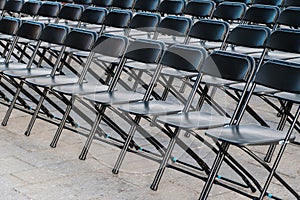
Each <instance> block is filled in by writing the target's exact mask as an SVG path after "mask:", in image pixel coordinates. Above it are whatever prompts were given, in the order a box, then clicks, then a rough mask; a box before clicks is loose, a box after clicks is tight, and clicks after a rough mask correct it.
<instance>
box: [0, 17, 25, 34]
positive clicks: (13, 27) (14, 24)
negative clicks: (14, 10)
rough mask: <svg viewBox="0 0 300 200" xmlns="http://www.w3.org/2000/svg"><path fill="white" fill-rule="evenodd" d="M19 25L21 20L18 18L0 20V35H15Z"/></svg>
mask: <svg viewBox="0 0 300 200" xmlns="http://www.w3.org/2000/svg"><path fill="white" fill-rule="evenodd" d="M20 25H21V20H20V19H18V18H12V17H3V18H2V19H1V20H0V33H2V34H6V35H16V33H17V31H18V29H19V27H20Z"/></svg>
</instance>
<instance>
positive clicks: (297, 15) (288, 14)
mask: <svg viewBox="0 0 300 200" xmlns="http://www.w3.org/2000/svg"><path fill="white" fill-rule="evenodd" d="M277 24H278V25H285V26H290V27H295V28H298V27H300V7H289V8H286V9H284V10H283V11H282V12H281V13H280V15H279V17H278V19H277Z"/></svg>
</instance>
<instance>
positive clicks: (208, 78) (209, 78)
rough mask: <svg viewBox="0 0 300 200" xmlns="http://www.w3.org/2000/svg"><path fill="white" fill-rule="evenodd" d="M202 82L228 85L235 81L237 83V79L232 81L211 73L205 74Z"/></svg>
mask: <svg viewBox="0 0 300 200" xmlns="http://www.w3.org/2000/svg"><path fill="white" fill-rule="evenodd" d="M192 80H193V81H195V80H196V78H192ZM201 82H202V83H206V84H208V85H213V86H219V87H220V86H226V85H230V84H233V83H236V81H231V80H225V79H221V78H217V77H212V76H209V75H204V76H203V77H202V80H201Z"/></svg>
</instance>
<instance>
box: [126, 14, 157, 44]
mask: <svg viewBox="0 0 300 200" xmlns="http://www.w3.org/2000/svg"><path fill="white" fill-rule="evenodd" d="M160 20H161V17H160V15H158V14H154V13H142V12H141V13H137V14H136V15H134V16H133V18H132V19H131V21H130V24H129V30H128V36H129V37H130V38H132V39H133V38H135V39H136V38H139V37H143V38H145V37H147V38H148V39H149V38H150V37H151V35H153V34H154V33H155V31H156V29H157V27H158V24H159V23H160Z"/></svg>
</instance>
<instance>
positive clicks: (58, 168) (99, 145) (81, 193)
mask: <svg viewBox="0 0 300 200" xmlns="http://www.w3.org/2000/svg"><path fill="white" fill-rule="evenodd" d="M256 106H257V109H258V110H260V112H261V113H264V115H265V116H266V118H267V119H268V121H269V122H272V121H276V120H277V119H276V117H275V115H276V113H273V112H270V111H269V110H268V108H267V107H266V106H264V105H263V104H260V103H257V104H256ZM6 109H7V107H5V106H3V105H0V119H2V118H3V116H4V113H5V111H6ZM29 120H30V116H29V115H28V114H25V113H23V112H20V111H16V110H14V112H13V114H12V117H11V119H10V121H9V123H8V125H7V126H6V127H1V129H0V144H1V145H0V152H1V157H0V169H1V170H0V199H6V200H8V199H34V200H40V199H101V200H102V199H103V200H106V199H155V200H156V199H173V200H177V199H178V200H179V199H180V200H182V199H197V198H198V197H199V194H200V191H201V189H202V187H203V184H204V182H203V181H201V180H199V179H196V178H194V177H192V176H188V175H186V174H183V173H181V172H178V171H175V170H172V169H169V168H168V169H167V170H166V173H165V174H164V176H163V179H162V181H161V184H160V186H159V189H158V191H152V190H151V189H150V188H149V187H150V184H151V182H152V180H153V178H154V175H155V171H156V170H157V168H158V166H159V165H158V163H157V162H154V161H151V160H149V159H146V158H144V157H141V156H139V155H136V154H133V153H128V154H127V156H126V159H125V162H124V163H123V165H122V168H121V171H120V173H119V174H118V175H113V174H112V173H111V169H112V166H113V164H114V163H115V160H116V158H117V156H118V154H119V151H120V150H119V149H118V148H117V147H115V146H112V145H109V144H106V143H104V142H100V141H95V142H94V143H93V145H92V148H91V150H90V153H89V154H88V157H87V159H86V160H85V161H81V160H79V159H78V155H79V153H80V151H81V148H82V146H83V144H84V142H85V137H84V136H82V135H79V134H75V133H73V132H71V131H67V130H64V133H63V135H62V138H61V140H60V142H59V144H58V146H57V148H56V149H53V148H51V147H49V144H50V142H51V140H52V137H53V134H54V132H55V130H56V126H54V125H52V124H49V123H47V122H45V121H42V120H38V121H37V123H36V125H35V127H34V129H33V132H32V135H31V136H30V137H26V136H24V134H23V133H24V130H25V128H26V126H27V124H28V122H29ZM250 121H251V119H250V118H249V120H248V121H247V122H250ZM104 128H105V127H104ZM199 134H201V133H200V132H199ZM157 135H159V133H158V134H157ZM160 135H162V134H160ZM162 137H163V136H162ZM298 137H299V136H298ZM181 138H182V139H183V140H187V142H189V141H188V140H191V141H190V143H189V144H190V146H191V147H192V148H193V150H194V151H195V152H197V153H199V155H203V157H204V158H205V159H206V160H207V161H208V163H210V164H211V162H212V160H213V158H214V154H212V153H209V152H210V151H208V150H207V149H206V148H205V147H204V146H203V145H201V144H199V142H198V141H195V140H192V139H191V138H185V137H184V136H181ZM137 139H138V140H142V139H143V138H137ZM166 142H167V140H166ZM266 149H267V148H266V147H255V151H256V152H257V153H261V154H260V155H261V156H262V157H263V154H262V153H263V152H265V151H266ZM298 150H299V147H296V146H292V145H289V146H288V149H287V152H286V154H285V156H284V157H283V160H282V162H281V164H280V166H279V170H278V173H279V174H280V175H282V176H283V177H284V178H285V179H286V180H287V181H288V183H290V184H291V185H292V186H293V187H294V188H296V189H297V191H298V192H300V181H299V179H298V178H299V175H300V167H299V166H300V157H299V152H298ZM230 152H231V153H232V155H234V157H235V158H238V159H239V160H241V163H243V164H244V165H245V166H247V168H248V169H249V170H250V172H251V173H252V174H253V175H254V176H257V177H259V178H260V179H262V180H264V179H265V177H266V172H265V170H263V169H262V168H261V167H259V166H258V165H257V164H256V163H255V162H254V161H252V160H251V159H249V157H248V156H246V155H245V154H244V153H242V152H241V151H237V149H236V148H232V149H231V151H230ZM174 154H176V156H177V157H179V158H180V159H182V160H188V159H189V158H188V157H187V156H186V155H185V154H184V153H183V152H181V151H180V150H178V149H177V150H176V151H175V152H174ZM221 173H222V175H223V174H226V176H229V177H233V178H234V177H235V175H234V173H233V172H232V171H231V170H230V169H228V167H226V166H225V167H224V168H222V171H221ZM241 190H244V191H248V190H246V189H241ZM270 192H272V193H274V195H275V194H276V195H277V196H279V197H281V198H283V199H295V198H294V197H293V196H291V195H290V194H289V192H287V190H285V189H284V188H283V187H282V186H281V185H280V184H279V183H278V182H277V181H273V182H272V184H271V186H270ZM209 199H224V200H227V199H230V200H234V199H238V200H240V199H247V198H246V197H243V196H241V195H239V194H237V193H234V192H232V191H230V190H227V189H225V188H222V187H220V186H214V187H213V189H212V193H211V195H210V198H209ZM266 199H267V198H266Z"/></svg>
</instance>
